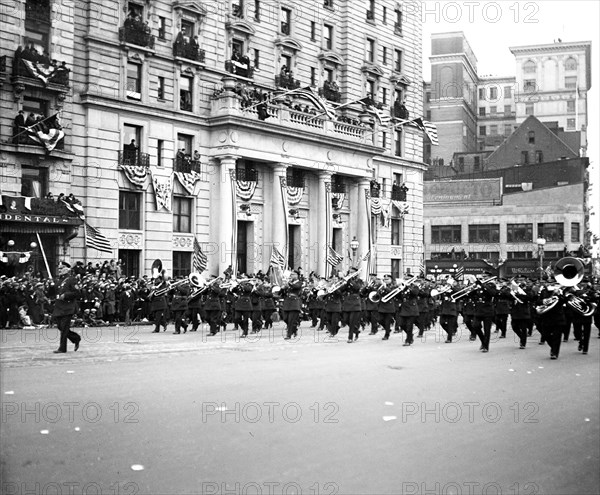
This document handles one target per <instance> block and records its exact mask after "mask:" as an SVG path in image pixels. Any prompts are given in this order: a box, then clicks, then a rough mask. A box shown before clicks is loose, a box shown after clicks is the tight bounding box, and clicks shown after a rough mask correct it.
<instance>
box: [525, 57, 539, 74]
mask: <svg viewBox="0 0 600 495" xmlns="http://www.w3.org/2000/svg"><path fill="white" fill-rule="evenodd" d="M535 71H536V65H535V62H534V61H533V60H528V61H527V62H525V63H524V64H523V72H524V73H525V74H535Z"/></svg>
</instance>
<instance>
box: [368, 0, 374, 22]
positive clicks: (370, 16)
mask: <svg viewBox="0 0 600 495" xmlns="http://www.w3.org/2000/svg"><path fill="white" fill-rule="evenodd" d="M367 20H368V21H373V20H375V0H369V10H367Z"/></svg>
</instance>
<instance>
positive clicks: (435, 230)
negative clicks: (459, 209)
mask: <svg viewBox="0 0 600 495" xmlns="http://www.w3.org/2000/svg"><path fill="white" fill-rule="evenodd" d="M460 242H462V241H461V226H460V225H432V226H431V243H432V244H457V243H460Z"/></svg>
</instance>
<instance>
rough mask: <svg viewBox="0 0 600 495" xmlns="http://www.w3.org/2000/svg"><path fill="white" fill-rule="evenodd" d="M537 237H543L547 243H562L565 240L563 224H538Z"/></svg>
mask: <svg viewBox="0 0 600 495" xmlns="http://www.w3.org/2000/svg"><path fill="white" fill-rule="evenodd" d="M537 228H538V237H543V238H544V239H546V241H547V242H563V241H564V238H565V233H564V224H563V223H562V222H556V223H538V226H537Z"/></svg>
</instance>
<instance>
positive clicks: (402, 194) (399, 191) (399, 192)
mask: <svg viewBox="0 0 600 495" xmlns="http://www.w3.org/2000/svg"><path fill="white" fill-rule="evenodd" d="M407 192H408V187H406V186H405V185H404V184H402V185H401V186H399V185H398V184H393V185H392V200H393V201H406V193H407Z"/></svg>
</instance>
